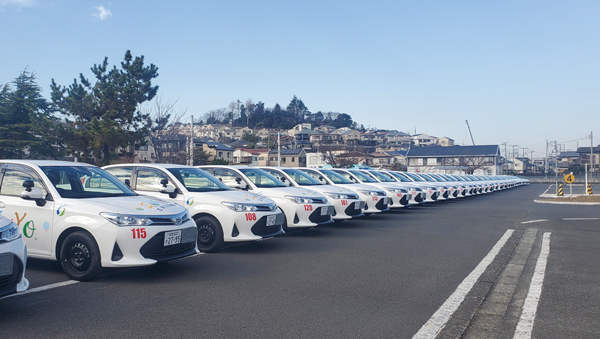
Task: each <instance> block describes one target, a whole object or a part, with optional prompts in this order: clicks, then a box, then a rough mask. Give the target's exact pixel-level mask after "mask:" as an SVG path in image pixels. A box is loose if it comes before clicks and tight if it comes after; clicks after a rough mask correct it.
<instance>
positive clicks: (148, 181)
mask: <svg viewBox="0 0 600 339" xmlns="http://www.w3.org/2000/svg"><path fill="white" fill-rule="evenodd" d="M162 179H167V180H169V178H168V177H167V175H166V174H164V173H162V172H159V171H156V170H150V169H139V170H138V171H137V179H136V184H135V189H136V190H138V191H148V192H160V188H161V187H162V185H161V183H160V181H161V180H162ZM171 185H173V184H172V183H171Z"/></svg>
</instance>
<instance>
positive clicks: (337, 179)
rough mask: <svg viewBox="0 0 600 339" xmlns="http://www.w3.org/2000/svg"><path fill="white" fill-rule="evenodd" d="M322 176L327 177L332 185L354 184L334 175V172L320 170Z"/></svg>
mask: <svg viewBox="0 0 600 339" xmlns="http://www.w3.org/2000/svg"><path fill="white" fill-rule="evenodd" d="M320 172H321V173H322V174H323V175H324V176H326V177H327V179H329V180H331V181H332V182H333V183H334V184H343V185H346V184H354V182H352V181H350V180H348V179H346V178H344V177H343V176H341V175H339V174H337V173H335V172H334V171H331V170H321V171H320Z"/></svg>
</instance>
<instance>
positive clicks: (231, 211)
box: [103, 164, 284, 252]
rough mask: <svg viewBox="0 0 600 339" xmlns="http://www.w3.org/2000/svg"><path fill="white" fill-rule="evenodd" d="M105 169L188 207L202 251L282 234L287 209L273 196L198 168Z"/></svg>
mask: <svg viewBox="0 0 600 339" xmlns="http://www.w3.org/2000/svg"><path fill="white" fill-rule="evenodd" d="M103 168H104V169H105V170H106V171H107V172H109V173H110V174H112V175H114V176H115V177H117V178H118V179H119V180H121V181H122V182H124V183H126V184H127V185H129V186H130V187H131V188H133V189H134V190H135V191H136V192H137V193H139V194H144V195H150V196H154V197H162V198H164V199H166V200H169V201H173V202H176V203H178V204H180V205H182V206H185V207H187V208H188V209H189V210H190V213H191V215H192V218H193V219H194V221H195V222H196V226H197V227H198V249H200V251H202V252H215V251H218V250H219V249H220V248H221V247H222V246H223V243H224V242H240V241H254V240H259V239H263V238H267V237H272V236H275V235H278V234H281V233H283V231H282V229H281V225H282V224H283V220H284V217H283V213H282V212H281V211H280V210H279V209H278V208H277V205H276V204H275V202H274V201H273V200H271V199H269V198H268V197H266V196H262V195H258V194H253V193H248V192H238V191H234V190H232V189H230V188H229V187H227V186H226V185H225V184H223V183H222V182H221V181H219V180H218V179H217V178H215V177H213V176H212V175H210V174H208V173H207V172H205V171H203V170H200V169H198V168H195V167H190V166H183V165H163V164H119V165H111V166H106V167H103ZM161 182H162V183H161Z"/></svg>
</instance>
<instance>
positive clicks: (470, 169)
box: [446, 155, 490, 174]
mask: <svg viewBox="0 0 600 339" xmlns="http://www.w3.org/2000/svg"><path fill="white" fill-rule="evenodd" d="M446 165H448V166H458V167H460V168H461V169H463V170H464V171H465V174H473V173H475V171H476V170H478V169H481V168H484V167H486V166H489V165H490V162H489V161H488V160H487V159H486V157H484V156H468V155H465V156H461V157H456V158H448V159H446Z"/></svg>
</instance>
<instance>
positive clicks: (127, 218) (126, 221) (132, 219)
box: [100, 212, 189, 226]
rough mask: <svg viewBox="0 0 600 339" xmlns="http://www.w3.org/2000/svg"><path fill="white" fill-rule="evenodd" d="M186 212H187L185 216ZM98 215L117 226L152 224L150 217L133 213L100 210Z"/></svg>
mask: <svg viewBox="0 0 600 339" xmlns="http://www.w3.org/2000/svg"><path fill="white" fill-rule="evenodd" d="M188 214H189V212H188V213H187V214H186V217H187V216H188ZM100 216H101V217H103V218H104V219H106V220H108V221H110V222H112V223H113V224H115V225H117V226H148V225H152V224H153V222H152V220H150V218H147V217H140V216H134V215H127V214H118V213H108V212H101V213H100Z"/></svg>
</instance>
